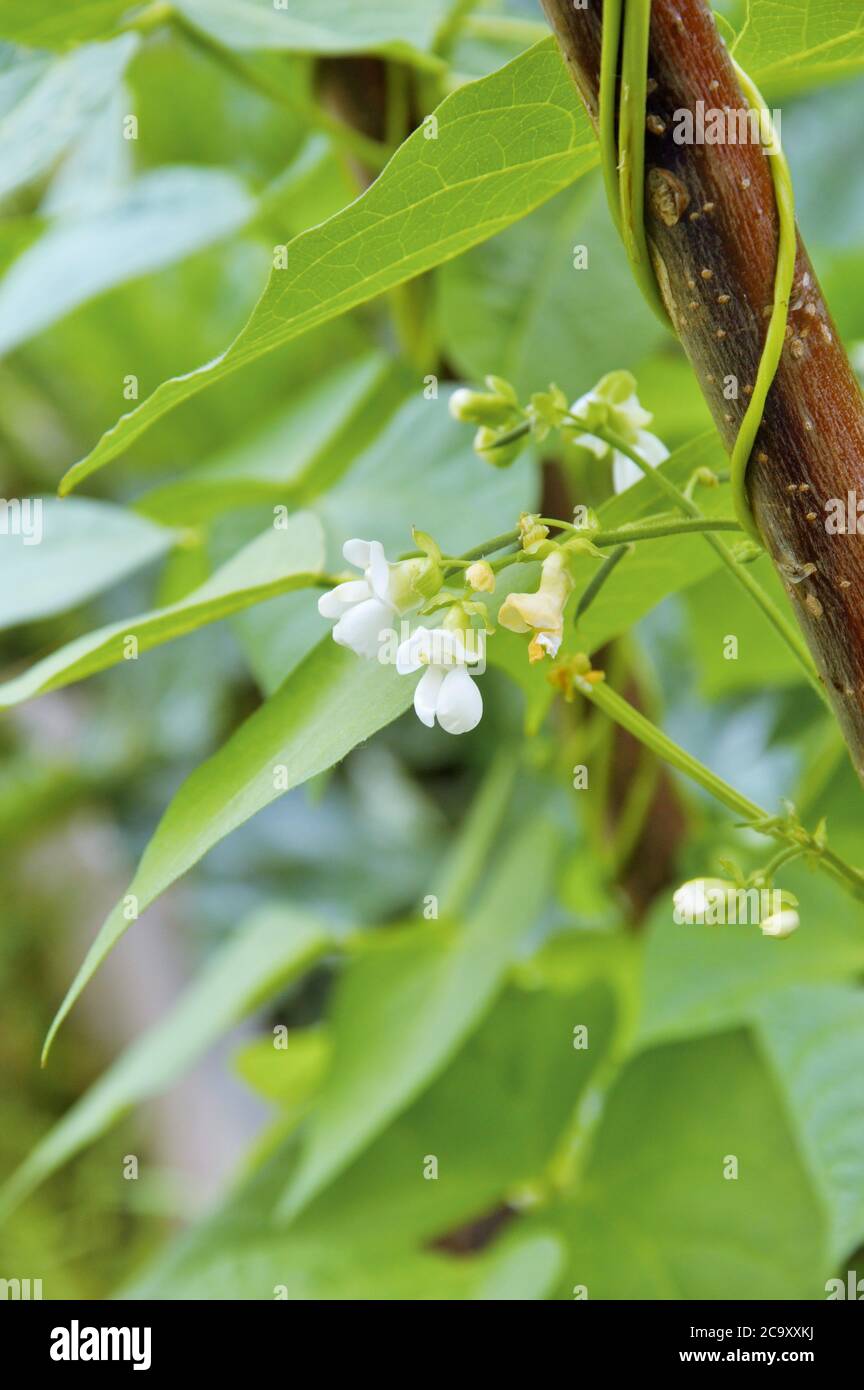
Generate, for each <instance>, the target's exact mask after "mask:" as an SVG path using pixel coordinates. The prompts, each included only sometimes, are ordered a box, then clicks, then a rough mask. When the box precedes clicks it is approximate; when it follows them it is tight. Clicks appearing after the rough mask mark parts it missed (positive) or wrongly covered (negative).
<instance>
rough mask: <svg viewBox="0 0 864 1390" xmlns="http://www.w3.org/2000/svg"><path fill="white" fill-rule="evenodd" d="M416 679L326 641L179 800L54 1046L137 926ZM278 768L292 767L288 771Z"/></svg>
mask: <svg viewBox="0 0 864 1390" xmlns="http://www.w3.org/2000/svg"><path fill="white" fill-rule="evenodd" d="M413 695H414V682H412V681H409V680H405V679H403V678H401V677H400V676H398V675H397V674H396V671H395V669H394V668H393V667H392V666H383V665H380V664H379V663H378V662H376V661H363V660H362V659H361V658H360V657H357V656H354V654H353V653H352V652H348V651H346V650H345V648H344V647H339V646H337V645H336V643H335V642H333V641H332V639H331V638H329V637H326V638H325V639H324V640H323V642H321V643H320V644H319V645H318V646H317V647H316V648H315V650H314V651H313V652H312V653H311V654H310V655H309V656H308V657H307V658H306V659H305V661H303V662H302V664H301V665H300V666H299V667H298V668H297V670H296V671H294V672H293V673H292V676H291V677H290V679H289V680H288V681H286V682H285V684H284V685H283V686H282V687H281V688H280V689H279V690H278V691H277V692H276V694H275V695H273V696H271V698H270V699H269V700H267V702H266V703H265V704H264V705H262V706H261V708H260V709H258V710H256V711H255V713H254V714H253V715H252V716H251V717H250V718H249V719H247V720H246V722H245V723H244V724H242V725H241V726H240V728H239V729H238V730H237V731H236V733H235V734H234V735H233V736H232V737H231V738H230V739H229V740H228V742H227V743H226V744H225V745H224V746H223V747H222V748H220V749H219V751H218V752H217V753H216V754H214V756H213V757H212V758H209V759H208V760H207V762H205V763H202V765H201V766H200V767H199V768H197V769H196V770H195V772H193V773H192V776H191V777H190V778H189V779H188V780H187V781H186V782H184V784H183V786H182V787H181V788H180V790H179V792H178V793H177V795H176V796H175V797H174V800H173V801H172V802H171V804H170V806H169V807H168V810H167V811H166V812H165V815H164V816H163V817H162V820H161V821H160V822H159V825H158V827H157V829H156V833H155V834H154V836H153V838H152V839H151V841H150V843H149V845H148V846H147V849H146V850H145V852H144V856H143V858H142V860H141V863H140V865H139V866H138V871H137V873H136V874H135V877H134V878H133V880H132V882H131V884H130V885H129V889H128V891H127V893H126V894H124V896H123V898H121V900H120V901H119V902H118V904H117V906H116V907H115V908H114V910H113V912H111V914H110V915H109V917H108V918H107V920H106V921H105V923H104V924H103V926H102V928H101V930H100V932H99V934H98V936H97V937H96V940H95V941H94V942H93V945H92V946H91V947H90V950H89V951H88V952H87V955H86V957H85V959H84V962H83V964H82V966H81V968H80V970H79V971H78V974H77V975H76V977H75V979H74V981H73V983H72V985H71V986H70V988H69V990H68V992H67V994H66V997H65V999H64V1000H63V1003H62V1005H61V1007H60V1009H59V1010H58V1012H57V1015H56V1017H55V1019H54V1022H53V1023H52V1025H51V1029H50V1031H49V1034H48V1037H47V1039H46V1042H45V1050H44V1055H45V1056H47V1054H48V1051H49V1049H50V1047H51V1043H52V1041H53V1039H54V1036H55V1034H56V1032H57V1029H58V1028H59V1026H60V1024H61V1023H62V1021H63V1019H64V1018H65V1017H66V1014H67V1013H68V1012H69V1010H70V1009H71V1007H72V1005H73V1004H74V1002H75V1000H76V999H77V998H78V996H79V994H80V993H81V991H82V990H83V989H84V987H85V986H86V984H87V983H88V981H89V980H90V979H91V977H92V976H93V974H94V973H95V971H96V970H97V969H98V968H99V966H100V965H101V963H102V961H103V960H104V959H105V957H106V956H107V955H108V954H109V952H110V951H111V950H112V949H113V947H114V946H115V945H116V944H117V942H118V941H119V940H120V938H121V937H122V936H123V934H124V933H125V931H126V930H127V928H128V927H129V926H130V923H131V921H132V920H135V918H136V916H137V915H140V913H142V912H143V911H144V910H145V909H146V908H147V907H149V906H150V904H151V903H152V902H153V901H154V900H155V899H156V898H158V897H159V895H160V894H161V893H164V892H165V890H166V888H169V887H170V886H171V884H172V883H175V882H176V881H177V879H178V878H180V877H181V876H182V875H183V874H185V873H187V872H188V870H189V869H191V868H192V867H193V865H194V864H197V862H198V860H199V859H202V858H203V856H204V855H205V854H206V853H207V852H208V850H210V849H212V848H213V846H214V845H216V844H218V843H219V841H220V840H223V839H224V838H225V836H226V835H230V833H231V831H232V830H236V829H237V827H238V826H240V825H243V824H244V822H245V821H247V820H249V818H250V817H251V816H254V815H255V813H256V812H257V811H260V810H262V809H263V808H264V807H265V806H269V805H270V803H271V802H272V801H275V800H276V799H277V797H279V796H281V795H282V794H283V793H284V792H286V791H290V790H291V788H292V787H296V786H299V785H300V784H301V783H303V782H306V781H308V780H309V778H310V777H315V776H316V775H317V774H318V773H319V772H323V771H325V769H326V768H328V767H332V766H333V764H334V763H336V762H338V761H339V759H340V758H343V757H344V756H345V754H346V753H348V752H350V750H351V749H352V748H354V747H355V745H356V744H358V743H362V742H363V740H364V739H367V738H370V737H371V735H372V734H374V733H376V732H377V730H378V729H380V728H383V726H384V725H385V724H389V723H390V722H391V720H393V719H395V718H397V716H398V715H400V714H402V713H403V711H404V710H406V709H407V708H408V706H409V705H410V703H411V701H412V699H413ZM279 769H284V771H280V770H279Z"/></svg>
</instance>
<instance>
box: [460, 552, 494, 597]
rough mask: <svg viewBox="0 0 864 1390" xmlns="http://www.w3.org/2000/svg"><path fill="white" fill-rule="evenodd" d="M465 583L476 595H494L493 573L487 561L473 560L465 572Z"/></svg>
mask: <svg viewBox="0 0 864 1390" xmlns="http://www.w3.org/2000/svg"><path fill="white" fill-rule="evenodd" d="M465 582H466V583H467V584H470V585H471V588H472V589H474V590H476V592H477V593H478V594H491V593H494V591H495V571H494V570H493V568H492V566H491V565H490V563H489V561H488V560H475V561H474V564H473V565H469V566H468V568H467V570H466V571H465Z"/></svg>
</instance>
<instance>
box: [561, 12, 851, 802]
mask: <svg viewBox="0 0 864 1390" xmlns="http://www.w3.org/2000/svg"><path fill="white" fill-rule="evenodd" d="M542 3H543V8H544V9H545V11H546V14H547V16H548V19H549V22H550V23H551V25H552V27H553V29H554V31H555V34H556V37H557V39H558V43H559V45H560V47H561V50H562V52H563V54H564V58H565V60H566V62H567V65H568V67H569V70H570V72H571V74H572V76H573V78H574V81H575V82H576V85H577V87H578V89H579V92H580V94H581V96H582V99H583V101H584V103H585V106H586V108H587V110H588V113H589V115H590V116H591V119H592V120H593V121H594V122H595V125H596V121H597V90H598V82H599V72H600V41H601V32H602V0H588V8H584V9H583V8H575V7H574V4H573V0H542ZM648 72H649V96H648V112H647V132H648V133H647V140H646V160H645V198H646V224H647V229H648V236H649V244H650V249H651V256H652V260H653V264H654V269H655V273H656V275H657V281H658V284H659V286H660V290H661V293H662V295H663V300H664V303H665V305H666V308H667V310H668V312H669V316H670V318H671V320H672V322H673V324H674V326H675V330H676V332H677V333H678V336H679V337H680V339H681V342H682V344H683V346H684V349H685V351H686V353H687V355H688V357H689V358H690V361H691V363H692V366H693V370H694V372H695V373H696V377H697V379H698V381H699V385H700V387H701V388H702V392H703V395H704V396H705V399H706V401H707V403H708V406H709V407H710V409H711V413H712V415H713V416H714V420H715V422H716V424H717V428H718V430H719V432H720V435H721V437H722V439H723V442H724V444H725V446H726V448H727V449H728V450H730V451H731V449H732V445H733V443H734V440H735V436H736V434H737V431H738V428H739V426H740V423H741V419H742V417H743V414H744V411H745V409H746V407H747V401H748V399H749V391H750V390H751V389H752V385H753V383H754V381H755V377H756V369H757V366H758V363H759V359H760V356H761V352H762V345H763V342H764V339H765V331H766V325H767V316H768V314H770V309H771V304H772V300H773V281H774V272H775V266H776V259H777V236H778V232H777V214H776V202H775V197H774V188H773V183H772V179H771V173H770V168H769V164H768V159H767V157H766V155H765V154H764V152H763V150H762V148H761V145H760V144H759V143H757V142H756V141H754V140H753V139H752V137H751V138H748V139H747V141H746V143H739V141H740V132H741V131H743V129H744V125H745V121H746V117H743V113H745V112H746V111H747V102H746V100H745V98H744V96H743V94H742V92H741V89H740V87H739V85H738V81H737V78H736V74H735V69H734V66H733V64H732V62H731V61H730V58H729V55H728V53H727V51H726V48H725V46H724V44H723V42H722V40H721V38H720V35H719V34H718V31H717V28H716V25H715V22H714V18H713V15H712V13H711V10H710V8H709V6H708V5H707V4H705V3H704V0H654V4H653V8H652V19H651V46H650V54H649V69H648ZM698 103H703V106H702V108H701V110H702V112H703V114H704V116H705V127H706V134H707V131H708V129H709V122H711V121H712V118H711V117H710V115H709V113H710V112H711V111H719V112H721V113H723V114H724V115H725V117H726V122H725V133H726V139H725V140H724V141H723V142H722V143H711V144H709V143H707V141H706V142H705V143H695V142H694V143H689V144H688V143H680V144H679V143H678V142H677V141H676V139H675V132H676V130H678V131H679V138H680V132H681V131H682V130H683V128H684V127H683V119H682V116H681V114H680V113H682V112H686V111H689V112H691V113H692V115H693V118H694V122H695V120H696V117H697V114H698V111H699V109H700V108H699V107H698ZM739 113H742V114H739ZM710 128H716V127H714V126H711V127H710ZM733 131H734V134H735V135H737V136H738V140H736V142H735V143H732V142H731V139H730V138H729V136H730V133H731V132H733ZM781 134H782V125H781ZM747 486H748V490H749V495H750V502H751V506H752V509H753V513H754V516H755V518H756V522H757V525H758V527H759V530H760V532H761V534H762V537H763V539H764V542H765V545H766V547H767V549H768V551H769V552H770V554H771V556H772V558H773V560H774V564H775V566H776V568H777V570H778V573H779V575H780V577H781V579H782V581H783V583H784V585H785V587H786V591H787V593H788V594H789V596H790V600H791V603H792V606H793V608H794V610H795V613H796V616H797V618H798V622H799V623H800V626H801V629H802V631H803V633H804V636H805V638H806V640H807V644H808V646H809V648H810V650H811V652H812V654H813V658H814V660H815V662H816V666H817V668H818V670H819V674H820V679H821V680H822V682H823V683H824V685H825V688H826V690H827V693H828V696H829V698H830V701H831V704H832V706H833V708H834V711H835V713H836V715H837V719H838V722H839V724H840V726H841V728H842V730H843V735H844V737H845V739H846V742H847V744H848V746H849V749H850V752H851V755H852V761H853V763H854V765H855V768H856V770H857V772H858V775H859V777H861V778H862V780H864V537H862V536H860V535H858V534H857V531H856V530H855V529H854V528H855V526H856V521H857V514H856V512H855V507H854V502H855V500H856V499H859V498H860V499H861V500H862V502H864V400H862V396H861V390H860V388H859V386H858V382H857V380H856V378H855V375H854V373H853V371H852V369H851V367H850V365H849V361H848V359H847V357H846V353H845V351H844V349H843V345H842V343H841V341H840V338H839V336H838V333H837V330H836V328H835V326H834V323H833V320H832V318H831V315H830V313H829V310H828V307H827V305H826V303H825V300H824V297H823V295H822V291H821V289H820V288H819V283H818V281H817V279H816V275H815V272H814V270H813V267H812V265H811V264H810V260H809V257H808V255H807V252H806V250H805V248H804V245H803V243H802V242H801V239H800V237H799V239H798V257H797V262H796V269H795V283H794V288H793V293H792V300H791V304H790V310H789V323H788V328H787V332H786V345H785V348H784V351H783V357H782V360H781V363H780V367H779V370H778V372H777V376H776V378H775V381H774V385H773V386H772V388H771V392H770V394H769V397H768V402H767V406H766V410H765V414H764V416H763V421H762V426H761V429H760V431H759V435H758V437H757V440H756V445H755V447H754V449H753V452H752V454H751V458H750V464H749V467H748V470H747ZM849 494H852V496H853V507H852V514H851V516H849V517H848V525H849V526H850V527H851V528H852V530H851V534H833V531H831V530H829V529H827V527H826V523H828V522H830V521H831V519H832V517H834V516H835V515H836V512H837V507H836V503H835V506H833V507H832V506H829V505H828V504H829V503H830V501H831V499H840V500H841V501H842V502H843V504H844V506H845V505H846V503H847V499H848V497H849ZM862 510H864V508H862ZM862 529H864V517H862Z"/></svg>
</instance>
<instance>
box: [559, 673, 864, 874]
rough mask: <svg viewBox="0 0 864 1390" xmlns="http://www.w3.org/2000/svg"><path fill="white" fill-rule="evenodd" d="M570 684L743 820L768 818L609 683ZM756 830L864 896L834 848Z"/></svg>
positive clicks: (779, 830)
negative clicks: (811, 856) (805, 855)
mask: <svg viewBox="0 0 864 1390" xmlns="http://www.w3.org/2000/svg"><path fill="white" fill-rule="evenodd" d="M573 684H574V687H575V688H576V689H578V690H579V691H581V693H582V694H583V695H584V696H585V697H586V698H587V699H588V700H590V701H591V703H592V704H594V705H596V706H597V708H598V709H601V710H602V711H603V712H604V714H607V715H608V716H609V718H610V719H613V720H614V721H615V723H616V724H620V726H621V728H622V729H626V730H627V732H628V733H630V734H632V735H633V737H634V738H635V739H638V741H639V742H640V743H642V744H643V745H644V746H645V747H646V748H649V749H650V750H651V751H652V752H653V753H656V754H657V756H658V757H659V758H662V759H663V760H664V762H667V763H668V764H669V765H670V767H674V768H676V769H677V770H678V771H679V772H682V773H683V774H684V776H685V777H689V778H690V780H691V781H693V782H695V783H696V784H697V785H698V786H700V787H702V788H703V789H704V790H705V791H707V792H709V793H710V794H711V796H713V797H714V798H715V799H716V800H717V801H719V802H720V803H721V804H722V805H723V806H726V807H727V808H728V809H729V810H730V811H733V812H734V813H735V814H736V815H738V816H741V818H742V820H744V821H745V822H746V823H747V824H748V825H750V826H751V828H754V829H759V827H758V824H756V823H757V822H760V821H767V820H769V819H770V818H769V816H768V814H767V812H765V811H763V810H762V808H761V807H760V806H757V805H756V803H755V801H751V800H750V799H749V797H746V796H744V795H743V794H742V793H741V792H739V791H737V790H736V788H735V787H733V786H731V785H730V784H729V783H728V782H726V781H724V779H723V778H722V777H718V775H717V773H716V772H712V771H711V769H710V768H709V767H706V766H705V764H704V763H700V762H699V760H698V758H694V757H693V755H692V754H691V753H688V752H687V750H686V749H685V748H681V747H680V745H679V744H677V743H675V742H674V740H673V739H671V738H669V736H668V734H665V733H664V732H663V730H662V729H659V728H658V727H657V725H656V724H652V723H651V720H650V719H646V718H645V716H644V715H643V714H640V712H639V710H637V709H634V707H633V706H632V705H631V704H629V703H628V702H627V700H625V699H623V697H622V696H621V695H619V694H618V692H617V691H615V690H613V689H612V688H611V687H610V686H608V685H606V684H605V683H604V682H602V681H601V682H600V683H599V684H597V685H592V684H590V682H588V681H587V680H585V679H584V678H583V677H582V676H574V678H573ZM759 833H760V834H764V835H768V836H769V837H770V838H772V839H776V840H780V841H781V842H784V843H785V844H787V845H790V846H794V847H795V848H796V849H798V850H800V851H802V852H803V853H809V852H811V851H812V852H813V853H814V854H816V862H817V864H818V865H819V867H821V868H822V869H824V870H825V872H827V873H828V874H830V876H831V877H832V878H835V879H837V881H838V882H840V883H843V884H844V885H845V886H846V887H847V888H851V889H852V891H853V892H854V893H855V894H856V896H859V897H864V873H862V872H861V870H860V869H856V868H854V867H853V866H852V865H851V864H847V863H846V861H845V860H844V859H841V858H840V856H839V855H837V854H835V853H834V852H833V850H829V849H827V848H825V849H821V850H817V849H816V848H815V846H814V845H813V844H812V843H811V842H810V841H809V840H808V842H807V844H803V845H802V842H801V839H800V837H799V836H796V835H795V833H794V831H791V830H785V829H784V828H783V826H782V825H777V826H773V827H772V828H771V829H764V830H759Z"/></svg>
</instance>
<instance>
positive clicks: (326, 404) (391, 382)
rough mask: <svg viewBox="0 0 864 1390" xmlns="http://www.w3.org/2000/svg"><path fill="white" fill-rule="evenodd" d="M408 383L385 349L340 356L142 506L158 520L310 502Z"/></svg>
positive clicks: (193, 519) (203, 518)
mask: <svg viewBox="0 0 864 1390" xmlns="http://www.w3.org/2000/svg"><path fill="white" fill-rule="evenodd" d="M345 356H346V357H347V356H348V354H347V352H346V353H345ZM412 384H413V383H412ZM407 386H408V383H407V382H406V381H405V379H404V376H403V374H402V373H401V372H399V371H398V370H394V367H393V364H392V363H391V361H390V359H389V358H387V357H386V356H385V354H384V353H381V352H364V353H362V354H361V355H359V356H355V358H354V360H351V359H350V358H348V360H347V361H343V360H340V361H339V362H338V363H337V365H335V366H334V367H333V369H332V370H331V371H329V372H324V373H322V374H320V375H319V377H318V378H317V380H313V381H312V382H309V381H305V380H304V381H302V382H301V383H300V384H299V389H294V390H292V392H291V396H290V399H289V401H288V402H287V403H286V405H285V407H284V409H282V410H280V411H279V413H278V414H277V415H276V416H275V417H274V418H273V419H271V420H267V421H265V422H264V423H263V424H256V427H255V429H254V430H253V432H252V433H251V434H250V435H246V436H242V437H241V438H239V439H238V440H236V441H233V442H232V443H231V444H229V445H228V447H227V448H225V449H224V450H222V451H220V452H219V453H218V454H217V456H216V457H215V458H213V459H208V460H206V461H205V462H204V463H202V464H201V465H199V466H198V467H196V468H192V469H188V470H187V471H186V472H184V473H183V474H182V475H181V476H180V477H179V478H176V479H174V480H173V481H172V482H168V483H162V484H160V485H159V486H158V487H155V488H153V489H152V490H151V491H150V492H147V493H145V494H144V496H143V497H140V498H138V500H137V502H136V508H137V510H138V511H140V512H143V513H144V514H145V515H147V516H151V517H153V518H154V519H155V520H157V521H162V522H165V523H167V522H169V521H170V522H173V524H175V525H177V524H180V523H182V524H184V525H197V524H199V523H201V522H207V521H211V520H212V519H213V518H214V517H216V516H218V515H220V513H222V512H225V511H230V512H234V511H236V510H237V508H239V507H249V506H252V505H253V504H265V503H270V504H272V505H275V504H279V503H281V504H287V503H288V502H289V501H299V500H302V501H308V500H309V498H311V497H315V496H316V495H317V494H318V493H320V492H323V491H325V490H326V489H327V488H328V487H329V486H330V485H331V484H332V483H333V482H334V480H335V479H336V478H337V477H338V476H339V473H340V471H341V469H342V468H344V467H347V466H348V464H350V462H351V460H352V459H353V457H354V456H355V454H357V453H360V452H362V450H363V447H364V445H365V444H366V443H367V442H368V439H369V436H370V435H373V437H374V436H375V435H377V433H378V431H379V430H380V429H381V428H382V426H383V425H384V424H385V423H386V420H387V416H388V414H390V412H391V411H392V409H393V407H394V405H395V404H396V403H397V402H398V401H399V400H400V399H401V398H402V397H403V396H404V394H405V391H406V389H407ZM351 534H352V535H353V534H354V532H353V531H352V533H351ZM376 534H377V533H376ZM344 539H345V537H344V536H343V540H344ZM403 548H404V547H403Z"/></svg>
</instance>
